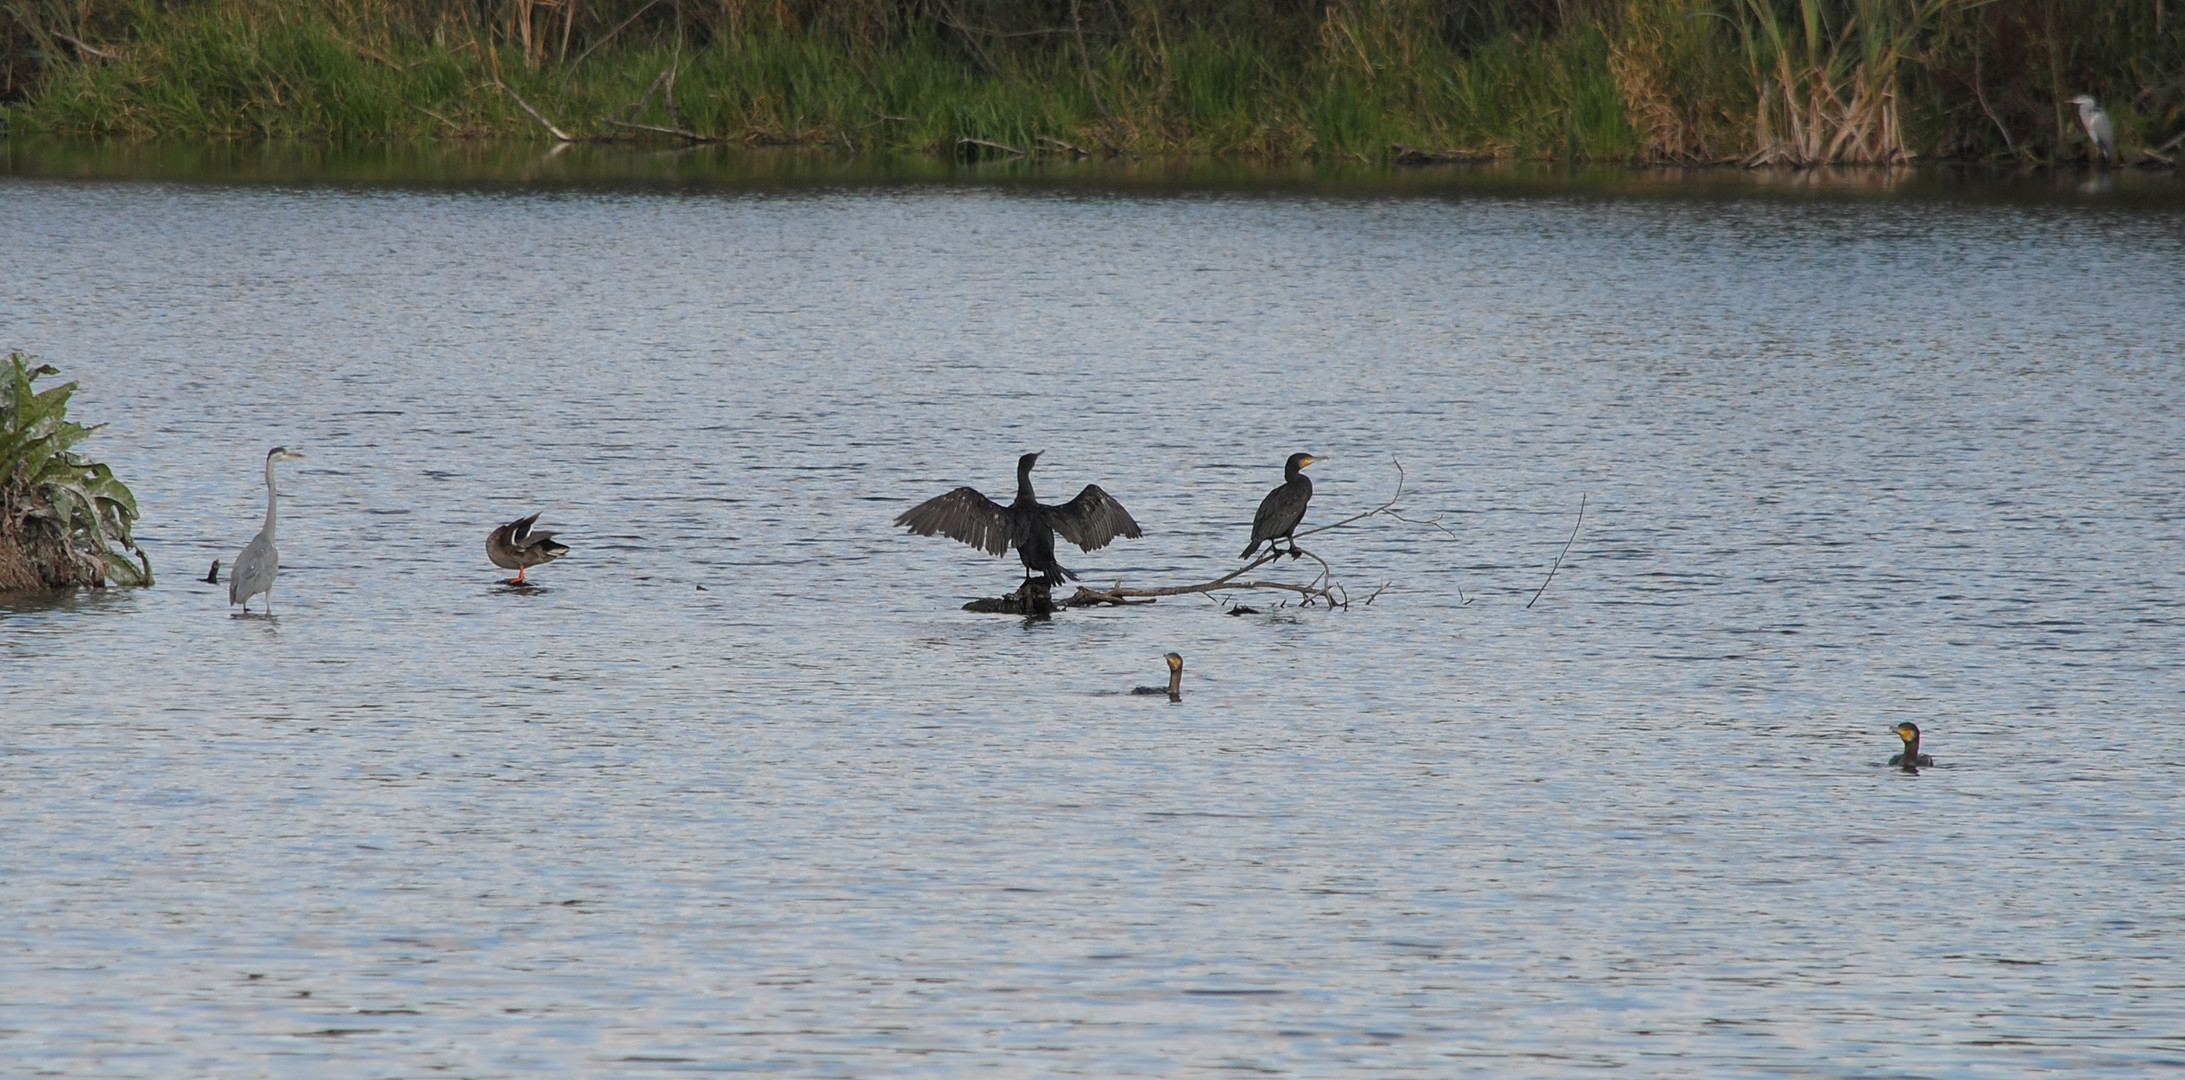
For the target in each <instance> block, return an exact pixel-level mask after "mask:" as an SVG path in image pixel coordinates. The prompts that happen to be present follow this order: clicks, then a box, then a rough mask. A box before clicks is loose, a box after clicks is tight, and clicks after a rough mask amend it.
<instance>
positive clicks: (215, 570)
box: [205, 559, 220, 585]
mask: <svg viewBox="0 0 2185 1080" xmlns="http://www.w3.org/2000/svg"><path fill="white" fill-rule="evenodd" d="M205 584H207V585H218V584H220V560H218V559H214V560H213V561H212V569H210V570H207V571H205Z"/></svg>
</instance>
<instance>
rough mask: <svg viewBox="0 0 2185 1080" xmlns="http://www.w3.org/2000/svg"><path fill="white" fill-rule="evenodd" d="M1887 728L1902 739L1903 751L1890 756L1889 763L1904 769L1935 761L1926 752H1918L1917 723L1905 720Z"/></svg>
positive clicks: (1930, 763)
mask: <svg viewBox="0 0 2185 1080" xmlns="http://www.w3.org/2000/svg"><path fill="white" fill-rule="evenodd" d="M1889 730H1891V731H1894V732H1896V733H1897V738H1900V739H1903V740H1904V753H1901V754H1898V755H1896V756H1894V757H1891V758H1890V759H1889V763H1890V764H1891V765H1897V766H1901V767H1903V768H1906V769H1916V768H1918V767H1920V766H1922V765H1932V764H1934V763H1935V759H1934V758H1931V757H1929V756H1927V755H1926V754H1922V753H1920V752H1919V725H1918V724H1915V723H1912V722H1910V721H1906V722H1904V723H1902V724H1898V725H1897V726H1896V727H1893V728H1890V729H1889Z"/></svg>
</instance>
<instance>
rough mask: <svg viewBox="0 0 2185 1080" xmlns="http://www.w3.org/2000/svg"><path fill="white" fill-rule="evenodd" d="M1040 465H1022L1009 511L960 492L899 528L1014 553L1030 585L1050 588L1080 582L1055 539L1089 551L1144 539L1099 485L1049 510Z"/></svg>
mask: <svg viewBox="0 0 2185 1080" xmlns="http://www.w3.org/2000/svg"><path fill="white" fill-rule="evenodd" d="M1038 460H1039V454H1037V453H1032V454H1026V455H1024V456H1023V457H1020V458H1018V459H1017V498H1016V501H1015V502H1012V503H1010V504H1009V505H1007V506H1003V505H1002V504H1000V503H998V502H995V501H994V500H992V499H989V498H987V497H986V496H984V495H981V494H979V492H978V490H977V489H976V488H969V487H960V488H957V489H956V490H954V491H951V492H949V493H948V494H946V495H936V496H934V497H933V498H930V499H927V500H926V501H924V502H922V503H919V504H918V505H916V506H913V507H911V508H910V509H909V510H906V511H904V512H903V514H902V516H900V517H898V518H896V519H895V523H896V524H897V525H902V526H906V527H908V528H909V529H910V531H911V532H913V533H916V534H917V535H919V536H933V535H935V534H939V535H942V536H946V537H948V538H949V539H951V540H961V541H963V542H964V543H966V544H969V545H971V546H972V547H975V548H979V549H980V550H982V551H985V552H986V553H987V554H989V555H1005V554H1008V552H1009V549H1010V548H1015V549H1017V558H1019V559H1021V560H1023V562H1024V578H1025V580H1026V581H1030V580H1031V579H1032V575H1033V574H1034V573H1035V572H1036V573H1039V574H1042V575H1044V576H1045V579H1046V584H1047V585H1048V586H1049V587H1050V588H1051V587H1053V586H1055V585H1059V584H1061V583H1062V582H1063V581H1064V580H1066V579H1067V580H1075V579H1076V578H1077V574H1076V573H1074V572H1073V571H1071V570H1070V569H1069V568H1068V567H1065V566H1063V565H1062V564H1061V563H1059V562H1056V561H1055V534H1056V533H1061V534H1062V538H1063V539H1065V540H1068V541H1069V542H1071V543H1073V544H1076V545H1077V546H1078V547H1080V548H1082V549H1084V550H1086V551H1098V550H1100V549H1101V548H1104V547H1107V546H1108V544H1109V542H1110V541H1112V540H1114V539H1115V538H1116V537H1118V536H1124V537H1130V538H1132V539H1136V538H1137V537H1139V536H1142V535H1144V533H1142V532H1140V531H1139V528H1138V523H1137V522H1135V521H1132V520H1131V516H1130V511H1128V510H1125V509H1123V504H1122V503H1119V502H1116V501H1115V496H1113V495H1110V494H1108V493H1107V492H1105V491H1102V490H1100V485H1098V484H1087V485H1085V490H1083V491H1080V492H1078V493H1077V498H1074V499H1071V500H1070V501H1069V502H1066V503H1063V504H1062V505H1061V506H1049V505H1047V504H1046V503H1043V502H1040V501H1039V500H1038V499H1036V498H1034V497H1033V495H1032V464H1033V463H1034V462H1036V461H1038Z"/></svg>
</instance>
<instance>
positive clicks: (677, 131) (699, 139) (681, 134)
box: [606, 120, 728, 143]
mask: <svg viewBox="0 0 2185 1080" xmlns="http://www.w3.org/2000/svg"><path fill="white" fill-rule="evenodd" d="M606 122H607V123H609V124H613V125H614V126H616V127H625V128H636V129H637V130H639V131H657V132H659V133H660V134H662V135H673V136H675V137H676V138H679V139H689V140H690V141H692V142H696V143H721V142H727V141H728V140H727V139H723V138H719V137H716V136H713V135H700V134H698V133H697V132H695V131H685V130H683V129H682V128H672V127H661V126H659V125H657V124H633V123H631V122H629V121H627V120H608V121H606Z"/></svg>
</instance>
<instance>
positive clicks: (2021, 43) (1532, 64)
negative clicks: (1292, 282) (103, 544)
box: [0, 0, 2185, 166]
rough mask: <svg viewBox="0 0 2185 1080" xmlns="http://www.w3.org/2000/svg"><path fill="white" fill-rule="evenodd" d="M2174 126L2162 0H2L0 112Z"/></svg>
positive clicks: (2179, 43)
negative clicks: (2105, 116) (2083, 100)
mask: <svg viewBox="0 0 2185 1080" xmlns="http://www.w3.org/2000/svg"><path fill="white" fill-rule="evenodd" d="M2080 93H2089V94H2092V95H2093V96H2094V97H2095V98H2096V99H2097V100H2098V101H2099V102H2100V103H2101V104H2102V106H2103V108H2105V109H2106V110H2107V111H2108V113H2109V115H2110V117H2111V118H2112V121H2113V123H2114V125H2115V129H2116V141H2117V148H2118V152H2119V155H2118V156H2119V160H2120V162H2121V163H2123V164H2142V165H2153V166H2164V165H2168V164H2170V163H2171V162H2173V161H2174V160H2175V158H2176V156H2177V154H2178V152H2179V150H2180V145H2181V143H2185V3H2181V2H2180V0H2111V2H2107V3H2102V4H2082V3H2076V2H2072V0H1439V2H1429V0H1315V2H1310V3H1306V2H1298V0H893V2H881V0H774V2H768V3H758V2H756V0H292V2H283V0H191V2H185V0H0V125H4V127H0V131H4V133H5V134H6V135H8V136H14V137H23V136H61V137H80V136H99V137H114V138H126V139H147V138H243V139H312V140H326V141H336V142H342V141H352V142H353V141H372V140H381V141H387V140H444V139H544V140H548V141H553V142H575V141H626V142H647V141H654V142H669V143H692V144H695V143H715V142H718V143H736V144H745V145H803V146H826V147H828V148H831V149H836V150H841V151H847V152H851V153H903V152H918V153H927V154H935V155H941V156H945V157H950V158H954V159H958V160H990V159H996V158H1016V157H1031V156H1059V157H1068V158H1075V157H1081V156H1091V157H1113V156H1125V157H1162V156H1213V157H1236V158H1247V159H1257V160H1271V161H1280V160H1314V161H1343V160H1352V161H1357V162H1360V163H1365V164H1387V163H1396V164H1415V163H1425V162H1430V161H1473V160H1490V159H1500V160H1510V159H1517V160H1544V161H1563V162H1595V163H1627V164H1628V163H1652V164H1674V165H1726V164H1734V165H1747V166H1758V165H1791V166H1811V165H1822V164H1850V165H1862V164H1865V165H1874V164H1901V163H1907V162H1911V161H1972V162H2006V163H2007V162H2015V163H2019V164H2043V163H2066V162H2073V161H2087V160H2090V159H2091V157H2092V149H2091V146H2090V144H2089V142H2088V140H2087V138H2086V135H2085V133H2084V131H2083V130H2081V128H2080V125H2079V119H2078V115H2077V113H2076V111H2075V110H2074V109H2073V107H2072V106H2071V105H2070V99H2071V97H2073V96H2074V95H2076V94H2080Z"/></svg>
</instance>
